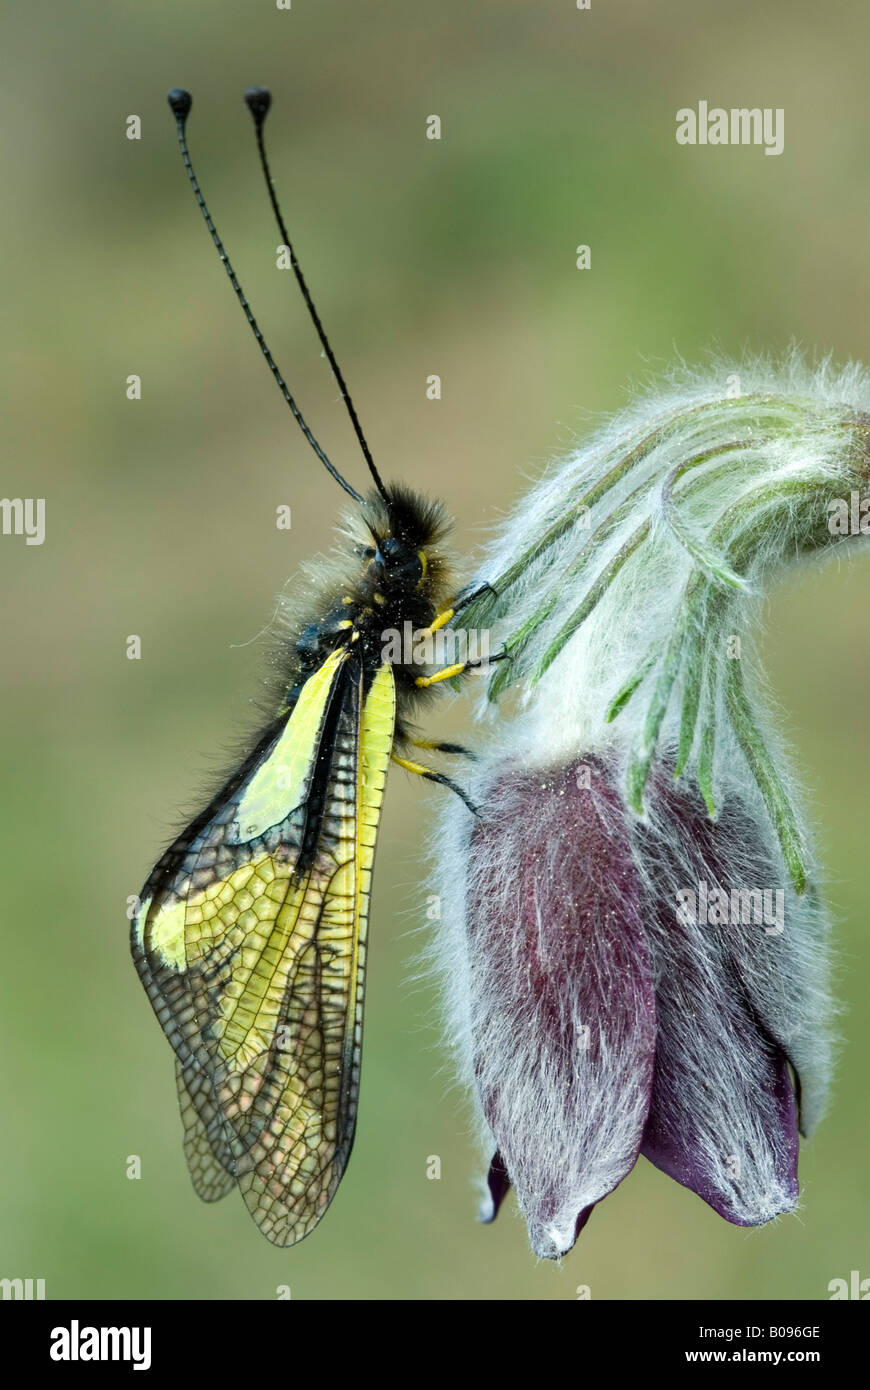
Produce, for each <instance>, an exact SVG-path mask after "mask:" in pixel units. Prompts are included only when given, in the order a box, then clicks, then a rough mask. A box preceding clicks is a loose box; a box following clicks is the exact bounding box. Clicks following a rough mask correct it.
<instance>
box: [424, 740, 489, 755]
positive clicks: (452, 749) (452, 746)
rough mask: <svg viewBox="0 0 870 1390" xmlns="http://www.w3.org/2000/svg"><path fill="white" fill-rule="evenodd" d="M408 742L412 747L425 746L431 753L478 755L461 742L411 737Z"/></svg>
mask: <svg viewBox="0 0 870 1390" xmlns="http://www.w3.org/2000/svg"><path fill="white" fill-rule="evenodd" d="M408 742H409V743H410V745H411V747H412V748H425V749H427V750H428V751H429V752H430V753H449V754H451V755H455V756H456V757H460V758H476V757H477V754H476V753H472V751H471V749H470V748H464V747H463V745H462V744H461V743H438V742H432V741H431V740H430V739H426V738H409V739H408Z"/></svg>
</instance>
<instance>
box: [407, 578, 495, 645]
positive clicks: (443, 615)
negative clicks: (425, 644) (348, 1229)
mask: <svg viewBox="0 0 870 1390" xmlns="http://www.w3.org/2000/svg"><path fill="white" fill-rule="evenodd" d="M482 594H496V591H495V589H494V588H493V587H492V585H491V584H479V585H478V587H477V588H476V589H472V590H470V592H469V593H467V594H462V595H461V596H460V597H459V598H456V599H454V600H453V603H452V605H451V606H450V607H449V608H445V609H443V611H442V612H440V613H438V614H437V616H436V617H434V618H433V619H432V621H431V623H430V624H429V626H428V627H427V628H424V629H423V635H424V636H425V635H427V634H428V633H430V632H438V630H439V629H440V628H442V627H446V626H447V624H448V623H449V622H450V621H451V619H452V618H455V617H456V614H457V613H461V612H462V610H463V608H467V607H468V605H469V604H470V603H473V602H474V600H475V599H476V598H480V597H481V595H482ZM496 597H497V594H496Z"/></svg>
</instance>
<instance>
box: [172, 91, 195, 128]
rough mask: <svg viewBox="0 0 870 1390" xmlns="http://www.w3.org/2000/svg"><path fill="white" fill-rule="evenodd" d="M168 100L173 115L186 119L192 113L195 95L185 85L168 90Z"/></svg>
mask: <svg viewBox="0 0 870 1390" xmlns="http://www.w3.org/2000/svg"><path fill="white" fill-rule="evenodd" d="M166 100H167V101H168V102H169V105H170V108H171V110H172V114H173V116H175V117H176V119H177V120H179V121H184V120H186V119H187V117H188V116H189V114H190V108H191V106H192V105H193V97H192V96H191V95H190V92H186V91H185V90H184V88H183V87H173V88H172V91H171V92H167V94H166Z"/></svg>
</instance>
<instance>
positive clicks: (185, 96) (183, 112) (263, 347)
mask: <svg viewBox="0 0 870 1390" xmlns="http://www.w3.org/2000/svg"><path fill="white" fill-rule="evenodd" d="M167 100H168V102H169V105H170V107H171V109H172V114H173V115H174V117H175V125H176V130H177V132H178V148H179V149H180V150H181V157H182V159H183V160H184V167H185V169H186V171H187V177H188V179H189V180H190V186H191V188H192V189H193V191H194V194H195V196H196V201H197V202H198V204H199V209H200V212H201V213H202V215H203V217H204V218H205V225H206V226H207V227H208V230H209V233H210V234H211V239H212V241H213V242H214V244H215V247H216V248H217V252H218V255H219V256H220V258H221V260H222V261H223V263H224V269H225V271H226V272H227V275H228V276H229V279H230V284H231V285H232V287H233V289H234V290H235V292H236V298H237V299H238V301H239V303H240V304H241V306H242V309H243V310H244V314H245V318H246V319H247V320H248V323H249V324H250V327H251V332H252V333H253V335H254V337H255V338H256V340H257V342H258V344H259V346H260V351H261V352H262V354H263V356H264V357H265V359H266V361H267V363H268V365H269V371H270V372H271V373H272V375H273V377H274V378H275V380H276V382H277V383H278V389H279V390H280V392H281V395H282V396H283V397H284V400H285V401H286V402H287V404H288V405H289V407H290V409H291V410H292V412H293V416H294V419H295V420H296V423H297V424H298V426H299V428H300V429H301V431H302V433H303V434H304V435H305V438H306V439H307V440H308V443H309V444H310V445H311V447H312V449H313V450H314V452H315V454H316V455H317V457H318V458H319V459H320V462H321V463H322V464H323V466H324V468H326V470H327V472H329V473H331V474H332V476H333V478H334V479H335V481H336V482H337V483H340V484H341V486H342V487H343V488H344V490H345V492H347V493H349V494H350V496H351V497H352V498H353V499H354V501H355V502H362V500H363V499H362V497H361V495H360V494H359V493H358V492H357V490H356V488H353V487H351V485H350V483H349V482H347V480H346V479H345V478H343V477H342V476H341V474H340V473H339V471H338V469H337V468H336V467H335V464H334V463H332V462H331V461H330V460H329V459H328V458H327V456H326V454H325V453H324V452H323V449H322V448H321V447H320V445H319V444H318V442H317V440H316V439H315V438H314V435H313V434H312V433H311V430H310V429H309V428H308V425H307V424H306V423H305V420H304V418H303V415H302V412H301V410H300V409H299V407H298V405H297V404H296V402H295V400H294V399H293V397H292V396H291V394H290V391H289V389H288V387H287V383H286V382H285V380H284V378H283V377H282V375H281V373H280V372H279V370H278V367H277V365H276V363H275V360H274V358H273V357H272V354H271V352H270V351H269V347H268V344H267V343H266V339H265V338H264V337H263V335H262V333H261V332H260V327H259V324H258V323H257V320H256V319H255V318H254V315H253V314H252V312H251V307H250V305H249V304H248V301H247V299H246V298H245V293H244V290H243V289H242V287H241V285H240V284H239V282H238V279H237V278H236V272H235V271H234V270H233V267H232V264H231V262H230V258H229V256H228V255H227V253H226V251H225V250H224V244H223V242H222V241H221V239H220V237H219V236H218V233H217V228H216V227H215V225H214V222H213V221H212V220H211V213H210V212H209V210H208V208H207V207H206V203H205V199H204V198H203V196H202V193H201V191H200V187H199V182H198V180H197V177H196V174H195V173H194V172H193V165H192V164H191V162H190V154H189V152H188V149H187V138H186V135H185V126H186V123H187V117H188V115H189V114H190V108H191V106H192V105H193V98H192V97H191V95H190V92H185V91H184V90H183V88H180V87H173V89H172V91H171V92H170V93H169V94H168V96H167Z"/></svg>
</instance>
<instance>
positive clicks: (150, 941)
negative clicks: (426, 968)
mask: <svg viewBox="0 0 870 1390" xmlns="http://www.w3.org/2000/svg"><path fill="white" fill-rule="evenodd" d="M394 721H395V688H394V684H393V676H392V671H391V670H390V668H389V667H388V666H383V667H381V668H380V669H379V671H378V673H377V675H376V676H375V678H374V680H373V682H372V684H371V687H370V689H369V690H368V692H367V693H364V689H363V675H362V666H361V663H360V662H359V661H358V660H355V659H354V658H353V656H349V655H348V652H347V650H343V651H341V652H336V653H333V654H332V656H330V657H329V658H328V659H327V661H326V662H324V664H323V666H322V667H321V668H320V670H319V671H318V672H316V673H315V675H313V676H312V677H311V678H310V679H309V681H308V682H307V683H306V685H305V686H304V687H303V689H302V692H301V694H300V696H299V699H298V701H297V704H296V705H295V707H294V709H293V711H292V713H291V715H290V716H289V718H288V719H287V720H286V722H285V724H284V726H283V728H282V729H280V730H276V731H275V732H274V736H273V737H272V738H271V740H269V741H267V742H266V744H265V746H263V745H261V748H260V750H259V754H258V756H257V757H255V758H254V759H253V760H252V761H250V762H249V764H248V765H246V766H245V767H244V768H243V769H242V770H241V774H240V775H237V777H236V778H234V779H232V780H231V782H230V783H229V784H228V785H227V787H226V788H225V789H224V792H223V793H222V794H221V796H220V797H218V798H216V800H215V802H213V803H212V806H211V807H210V808H209V812H208V813H207V814H206V815H204V816H203V817H200V818H199V819H198V820H197V821H195V822H194V823H193V825H192V826H191V827H190V828H189V830H188V831H187V832H185V835H183V836H182V837H180V839H179V840H178V841H177V842H176V844H175V845H174V846H172V847H171V848H170V850H168V851H167V854H166V855H165V856H164V859H163V860H161V862H160V864H158V866H157V868H156V869H155V871H154V873H153V874H152V876H151V879H150V880H149V885H146V890H145V896H146V901H145V902H144V903H143V907H142V911H141V914H140V920H139V924H138V925H137V926H136V927H135V928H134V942H133V954H134V957H135V958H136V961H137V966H138V967H139V970H140V975H141V976H142V979H143V983H144V984H145V987H146V989H147V990H148V992H149V997H150V998H151V1000H152V1004H154V1007H155V1011H156V1012H157V1015H158V1018H159V1019H160V1022H161V1025H162V1026H163V1028H164V1031H165V1032H166V1034H167V1037H168V1038H169V1040H170V1042H171V1043H172V1046H173V1048H174V1050H175V1053H176V1058H177V1071H178V1082H179V1100H180V1104H181V1109H182V1116H183V1119H184V1124H185V1153H186V1155H187V1160H188V1165H189V1167H190V1171H191V1175H192V1177H193V1180H194V1185H195V1186H196V1189H197V1191H198V1192H199V1193H200V1195H201V1196H203V1197H204V1198H205V1199H206V1200H214V1199H215V1198H216V1197H219V1196H222V1195H223V1194H224V1192H225V1191H227V1190H228V1187H229V1185H230V1184H231V1182H232V1181H235V1182H237V1183H238V1185H239V1187H240V1189H241V1191H242V1195H243V1197H244V1199H245V1202H246V1204H247V1206H248V1208H249V1210H250V1211H251V1213H252V1215H253V1217H254V1220H255V1221H256V1222H257V1224H258V1226H259V1227H260V1229H261V1230H262V1231H263V1233H264V1234H265V1235H266V1236H267V1237H268V1238H269V1239H270V1240H272V1241H274V1242H275V1243H276V1244H278V1245H289V1244H292V1243H293V1242H294V1241H296V1240H300V1239H301V1238H302V1237H303V1236H305V1235H307V1234H308V1233H309V1232H310V1231H311V1230H312V1228H313V1227H314V1226H315V1225H316V1223H317V1221H318V1220H319V1219H320V1217H321V1216H322V1215H323V1212H324V1211H325V1210H326V1207H327V1206H328V1204H329V1202H330V1201H331V1199H332V1197H333V1195H334V1193H335V1190H336V1188H337V1186H338V1183H339V1181H340V1179H341V1175H342V1173H343V1171H344V1167H345V1165H346V1163H347V1158H348V1155H349V1153H350V1148H351V1144H352V1142H353V1132H354V1125H355V1119H356V1108H357V1094H358V1087H359V1055H360V1045H361V1037H362V1005H363V985H364V976H365V953H366V925H367V919H368V899H369V891H370V881H371V867H372V860H373V856H374V845H375V838H376V834H377V824H378V819H379V813H380V807H381V802H382V799H383V789H384V782H385V778H386V768H387V764H388V760H389V754H390V748H391V745H392V737H393V727H394ZM242 774H243V775H242ZM161 866H163V867H161ZM149 888H150V892H149Z"/></svg>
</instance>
